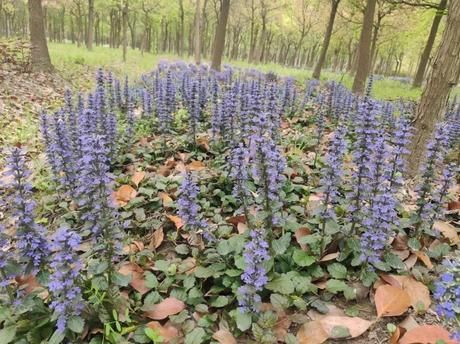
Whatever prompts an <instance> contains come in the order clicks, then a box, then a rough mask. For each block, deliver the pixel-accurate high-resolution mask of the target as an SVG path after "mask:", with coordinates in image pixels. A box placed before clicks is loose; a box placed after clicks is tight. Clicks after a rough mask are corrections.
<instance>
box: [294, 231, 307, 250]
mask: <svg viewBox="0 0 460 344" xmlns="http://www.w3.org/2000/svg"><path fill="white" fill-rule="evenodd" d="M310 234H311V230H310V229H308V228H306V227H302V228H299V229H298V230H296V231H295V233H294V236H295V240H296V241H297V243H298V244H299V245H300V248H301V249H302V250H304V251H306V250H307V249H308V246H307V245H306V244H301V243H300V239H302V238H303V237H305V236H307V235H310Z"/></svg>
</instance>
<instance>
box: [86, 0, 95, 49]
mask: <svg viewBox="0 0 460 344" xmlns="http://www.w3.org/2000/svg"><path fill="white" fill-rule="evenodd" d="M93 37H94V0H88V37H87V38H86V48H87V49H88V50H90V51H91V50H93Z"/></svg>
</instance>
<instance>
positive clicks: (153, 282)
mask: <svg viewBox="0 0 460 344" xmlns="http://www.w3.org/2000/svg"><path fill="white" fill-rule="evenodd" d="M144 277H145V286H146V287H147V288H151V289H154V288H156V287H157V286H158V280H157V277H156V276H155V275H154V274H152V273H151V272H150V271H146V272H144Z"/></svg>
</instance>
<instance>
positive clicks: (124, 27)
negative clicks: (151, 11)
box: [122, 0, 128, 62]
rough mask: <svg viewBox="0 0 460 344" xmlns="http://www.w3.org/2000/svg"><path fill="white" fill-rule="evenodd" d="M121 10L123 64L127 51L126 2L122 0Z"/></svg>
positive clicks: (126, 0)
mask: <svg viewBox="0 0 460 344" xmlns="http://www.w3.org/2000/svg"><path fill="white" fill-rule="evenodd" d="M124 2H125V3H124V6H123V10H122V22H123V23H122V26H123V43H122V45H123V62H126V52H127V50H128V0H124Z"/></svg>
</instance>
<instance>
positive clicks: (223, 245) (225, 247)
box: [217, 240, 233, 256]
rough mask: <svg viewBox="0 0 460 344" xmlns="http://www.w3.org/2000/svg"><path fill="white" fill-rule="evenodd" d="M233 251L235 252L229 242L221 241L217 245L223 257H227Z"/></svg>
mask: <svg viewBox="0 0 460 344" xmlns="http://www.w3.org/2000/svg"><path fill="white" fill-rule="evenodd" d="M232 251H233V249H232V247H231V246H230V243H229V242H228V240H221V241H219V243H218V244H217V252H218V253H219V254H220V255H222V256H226V255H227V254H229V253H230V252H232Z"/></svg>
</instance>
